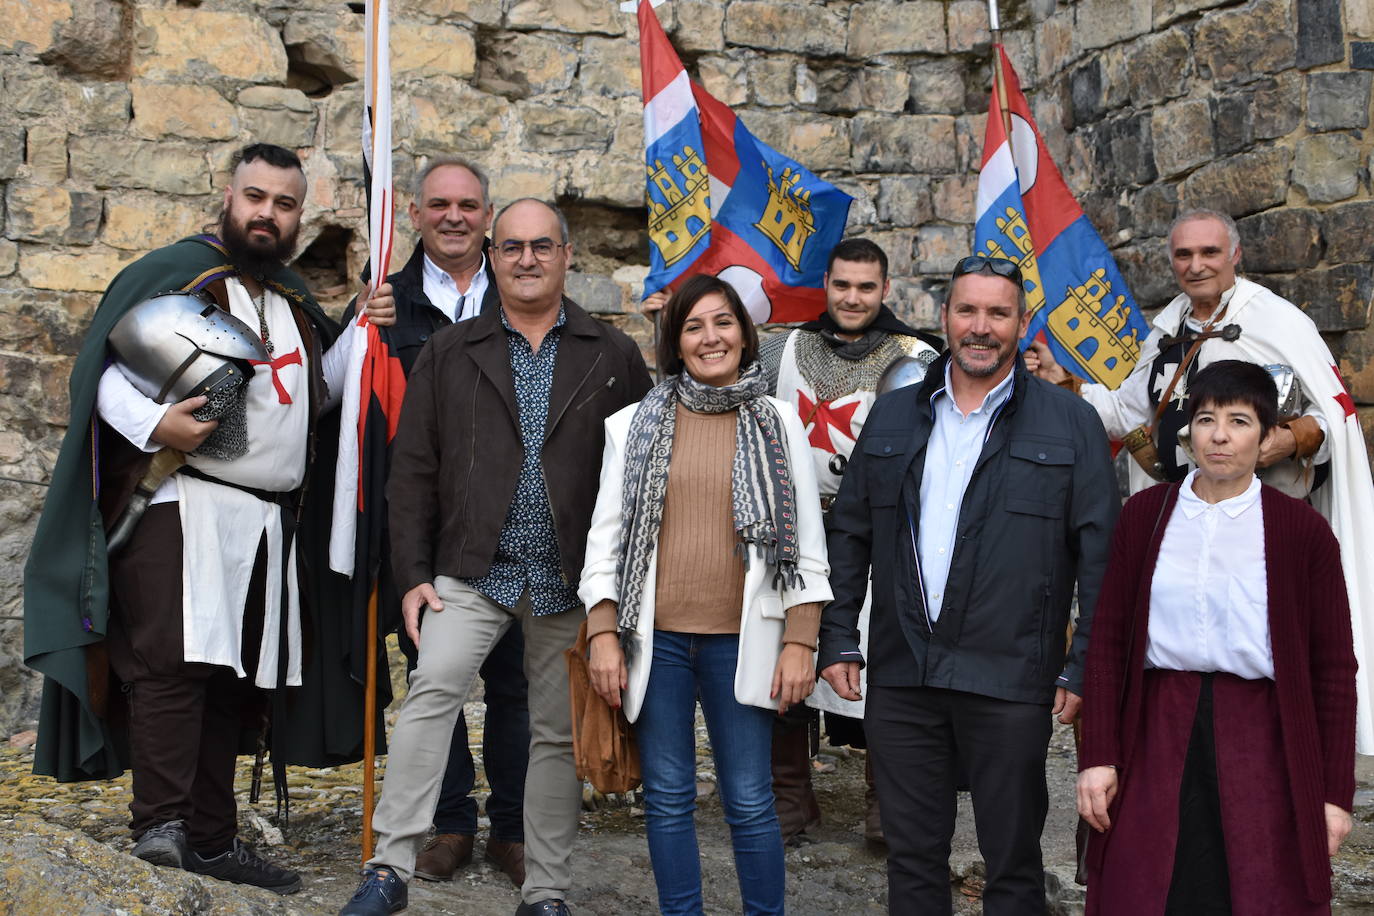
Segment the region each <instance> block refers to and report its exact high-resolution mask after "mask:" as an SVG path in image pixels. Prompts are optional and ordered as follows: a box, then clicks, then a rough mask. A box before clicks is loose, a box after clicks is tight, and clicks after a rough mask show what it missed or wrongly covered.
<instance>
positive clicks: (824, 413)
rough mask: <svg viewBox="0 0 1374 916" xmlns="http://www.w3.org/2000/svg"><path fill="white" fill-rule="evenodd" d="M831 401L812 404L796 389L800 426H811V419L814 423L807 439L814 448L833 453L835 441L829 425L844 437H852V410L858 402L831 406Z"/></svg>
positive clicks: (857, 406) (856, 406) (854, 409)
mask: <svg viewBox="0 0 1374 916" xmlns="http://www.w3.org/2000/svg"><path fill="white" fill-rule="evenodd" d="M831 403H832V402H831V401H817V402H816V403H814V404H813V403H811V399H810V398H808V397H807V396H806V394H805V393H804V392H803V391H802V390H801V389H800V388H798V389H797V412H798V413H800V414H801V418H802V426H811V424H812V422H813V421H814V422H815V424H816V425H815V426H811V432H810V433H809V434H808V435H807V437H806V438H807V441H808V442H810V443H811V445H812V447H814V448H818V449H822V450H824V451H827V452H831V453H834V452H835V443H834V442H833V441H832V440H831V438H830V427H834V428H835V429H836V430H838V431H839V433H840V435H842V436H844V437H845V438H846V439H854V438H855V436H854V433H853V432H852V429H853V426H854V411H856V410H858V409H859V402H858V401H851V402H850V403H848V404H846V405H844V406H843V407H833V408H832V407H831V406H830V405H831Z"/></svg>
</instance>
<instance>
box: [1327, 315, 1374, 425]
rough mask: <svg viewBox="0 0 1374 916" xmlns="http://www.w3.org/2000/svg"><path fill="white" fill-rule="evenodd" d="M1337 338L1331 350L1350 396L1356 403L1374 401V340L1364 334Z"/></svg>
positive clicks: (1343, 335) (1345, 335) (1344, 335)
mask: <svg viewBox="0 0 1374 916" xmlns="http://www.w3.org/2000/svg"><path fill="white" fill-rule="evenodd" d="M1338 340H1339V346H1337V345H1335V344H1333V345H1332V347H1331V351H1332V355H1333V356H1335V357H1336V361H1337V362H1338V363H1339V364H1340V369H1341V375H1342V376H1344V381H1345V386H1346V388H1347V389H1349V391H1350V396H1351V397H1353V398H1354V399H1355V403H1357V404H1368V403H1370V402H1374V340H1371V339H1370V338H1369V336H1368V335H1366V334H1342V335H1341V336H1340V338H1338ZM1364 412H1365V413H1368V411H1364ZM1371 432H1374V430H1371Z"/></svg>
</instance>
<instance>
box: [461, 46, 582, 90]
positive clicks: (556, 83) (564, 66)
mask: <svg viewBox="0 0 1374 916" xmlns="http://www.w3.org/2000/svg"><path fill="white" fill-rule="evenodd" d="M484 51H485V49H484ZM491 51H493V52H495V59H494V60H493V61H492V62H493V63H495V64H496V66H497V69H498V71H499V72H500V74H501V76H502V77H503V78H505V79H509V80H511V81H513V82H515V83H516V84H517V85H519V86H522V87H523V88H524V89H525V94H534V95H538V94H540V93H546V92H562V91H563V90H564V89H567V88H568V87H569V86H571V85H572V82H573V77H574V76H575V75H576V74H577V65H578V48H577V45H576V42H575V41H573V40H572V39H570V38H568V37H567V36H562V37H559V38H544V37H541V36H539V35H537V34H533V33H522V34H518V35H514V36H512V37H510V38H509V39H503V40H502V41H501V42H499V43H495V44H493V46H492V48H491ZM486 61H487V58H486V57H484V58H483V62H484V63H486Z"/></svg>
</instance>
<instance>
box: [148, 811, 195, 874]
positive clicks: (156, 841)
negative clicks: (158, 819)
mask: <svg viewBox="0 0 1374 916" xmlns="http://www.w3.org/2000/svg"><path fill="white" fill-rule="evenodd" d="M188 853H190V850H189V849H188V848H187V847H186V823H185V822H184V821H167V822H166V823H164V824H158V825H156V826H154V827H149V828H148V829H147V830H145V831H143V835H142V836H140V837H139V838H138V842H137V843H135V844H134V856H135V857H136V858H139V859H142V860H143V861H145V862H150V863H152V864H153V865H163V866H166V867H167V868H185V867H186V862H187V854H188Z"/></svg>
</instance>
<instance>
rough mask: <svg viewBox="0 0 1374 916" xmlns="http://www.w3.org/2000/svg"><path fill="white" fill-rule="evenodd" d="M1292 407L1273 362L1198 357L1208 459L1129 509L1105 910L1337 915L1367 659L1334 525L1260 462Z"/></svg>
mask: <svg viewBox="0 0 1374 916" xmlns="http://www.w3.org/2000/svg"><path fill="white" fill-rule="evenodd" d="M1276 402H1277V395H1276V392H1275V388H1274V384H1273V381H1272V380H1271V379H1270V377H1269V375H1268V373H1267V372H1266V371H1265V370H1264V369H1262V368H1260V367H1259V366H1255V365H1253V364H1250V363H1243V362H1238V361H1234V360H1228V361H1222V362H1218V363H1214V364H1212V365H1210V366H1208V367H1207V368H1206V369H1203V370H1201V371H1199V372H1198V373H1197V376H1196V377H1195V378H1194V380H1193V383H1192V385H1191V390H1190V392H1189V405H1188V410H1189V426H1188V430H1189V433H1190V435H1191V448H1192V451H1193V453H1194V456H1195V462H1196V464H1197V470H1196V471H1194V472H1192V473H1191V474H1189V476H1188V477H1187V478H1185V479H1184V480H1183V481H1182V482H1181V483H1179V484H1177V485H1167V486H1166V485H1161V486H1157V487H1153V488H1151V489H1149V490H1146V491H1145V492H1143V493H1139V494H1137V495H1136V496H1135V497H1133V498H1132V499H1131V500H1129V501H1128V502H1127V503H1126V506H1125V508H1124V509H1123V510H1122V514H1121V519H1120V521H1119V522H1118V523H1117V527H1116V533H1115V536H1114V538H1113V543H1112V554H1111V560H1110V564H1109V566H1108V569H1107V575H1106V580H1105V582H1104V583H1103V588H1102V593H1101V596H1100V597H1099V599H1098V604H1097V610H1096V615H1095V617H1094V621H1093V634H1092V641H1091V643H1090V644H1089V648H1088V667H1087V677H1086V682H1085V694H1084V698H1083V743H1082V748H1081V752H1080V756H1079V767H1080V770H1081V772H1080V773H1079V777H1078V810H1079V813H1080V814H1082V815H1083V817H1084V818H1085V819H1086V820H1087V821H1088V823H1089V824H1090V825H1091V826H1092V827H1093V828H1094V830H1095V831H1096V832H1095V833H1094V834H1093V836H1092V839H1091V841H1090V843H1089V846H1088V903H1087V912H1088V913H1089V914H1094V913H1099V914H1105V913H1110V914H1114V916H1115V914H1135V913H1140V914H1146V913H1148V914H1158V913H1175V912H1177V913H1190V914H1195V913H1232V912H1234V913H1236V914H1238V916H1243V914H1260V913H1264V914H1269V913H1275V914H1280V913H1281V914H1284V916H1297V914H1315V913H1329V912H1330V911H1331V905H1330V901H1331V867H1330V863H1329V861H1328V857H1329V856H1332V855H1335V853H1336V849H1337V848H1338V847H1339V846H1340V843H1341V841H1342V840H1343V839H1344V838H1345V836H1346V834H1347V833H1349V831H1350V826H1351V820H1350V813H1349V812H1350V808H1351V804H1352V802H1353V799H1354V792H1355V668H1356V663H1355V655H1354V651H1353V648H1352V641H1351V632H1350V609H1349V605H1348V602H1347V598H1346V590H1345V580H1344V577H1343V576H1342V574H1341V560H1340V552H1339V548H1338V545H1337V543H1336V539H1335V537H1334V536H1333V535H1332V533H1331V530H1330V528H1328V527H1327V524H1326V522H1325V520H1323V519H1322V517H1321V516H1320V515H1318V514H1317V513H1316V511H1314V510H1313V509H1312V508H1310V507H1309V506H1307V505H1306V504H1305V503H1303V502H1300V501H1298V500H1295V499H1292V498H1290V497H1287V496H1284V495H1283V494H1282V493H1280V492H1278V491H1277V490H1274V489H1271V488H1270V487H1267V486H1263V485H1261V484H1260V483H1259V480H1258V478H1256V477H1255V475H1254V471H1255V467H1256V465H1257V463H1258V461H1259V458H1260V455H1261V449H1262V443H1263V441H1264V438H1265V436H1266V435H1267V434H1268V433H1269V431H1270V430H1271V429H1273V427H1274V426H1275V424H1276V422H1277V406H1276Z"/></svg>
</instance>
